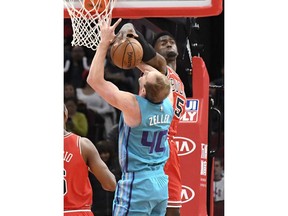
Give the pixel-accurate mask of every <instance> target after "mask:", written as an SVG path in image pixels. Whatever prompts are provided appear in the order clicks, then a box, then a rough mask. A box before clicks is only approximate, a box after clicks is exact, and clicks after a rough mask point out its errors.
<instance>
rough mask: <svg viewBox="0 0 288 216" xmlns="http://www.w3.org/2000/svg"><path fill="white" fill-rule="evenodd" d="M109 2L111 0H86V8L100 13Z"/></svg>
mask: <svg viewBox="0 0 288 216" xmlns="http://www.w3.org/2000/svg"><path fill="white" fill-rule="evenodd" d="M108 3H109V1H105V0H84V8H85V9H86V10H88V11H94V10H97V12H98V13H101V12H102V11H103V10H105V8H106V6H107V5H108Z"/></svg>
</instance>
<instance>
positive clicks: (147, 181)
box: [113, 167, 168, 216]
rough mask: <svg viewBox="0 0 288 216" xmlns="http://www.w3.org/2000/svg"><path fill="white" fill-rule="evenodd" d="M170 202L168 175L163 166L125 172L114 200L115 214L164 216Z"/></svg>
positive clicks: (121, 215)
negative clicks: (149, 169)
mask: <svg viewBox="0 0 288 216" xmlns="http://www.w3.org/2000/svg"><path fill="white" fill-rule="evenodd" d="M167 202H168V176H167V175H166V174H165V173H164V170H163V167H161V168H159V169H157V170H153V171H141V172H128V173H123V174H122V178H121V179H120V180H119V181H118V183H117V188H116V191H115V197H114V200H113V216H124V215H125V216H127V215H128V216H129V215H131V216H140V215H141V216H146V215H149V216H164V215H165V213H166V207H167Z"/></svg>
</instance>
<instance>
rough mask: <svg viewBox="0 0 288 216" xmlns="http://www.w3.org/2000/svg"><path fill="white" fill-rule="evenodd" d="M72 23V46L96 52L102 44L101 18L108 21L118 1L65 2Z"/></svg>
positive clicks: (65, 0) (81, 0) (78, 0)
mask: <svg viewBox="0 0 288 216" xmlns="http://www.w3.org/2000/svg"><path fill="white" fill-rule="evenodd" d="M63 1H64V6H65V7H66V9H67V11H68V13H69V16H70V18H71V21H72V28H73V40H72V42H71V44H72V46H86V47H87V48H90V49H92V50H94V51H95V50H96V49H97V47H98V44H99V42H100V29H99V25H98V19H99V17H102V18H103V19H107V17H108V16H109V15H110V14H111V13H112V10H113V8H114V6H115V3H116V1H117V0H63Z"/></svg>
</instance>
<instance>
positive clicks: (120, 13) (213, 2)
mask: <svg viewBox="0 0 288 216" xmlns="http://www.w3.org/2000/svg"><path fill="white" fill-rule="evenodd" d="M75 2H77V1H75ZM221 12H222V0H117V2H116V4H115V8H114V9H113V11H112V15H113V18H119V17H121V18H132V19H133V18H134V19H137V18H145V17H146V18H147V17H209V16H216V15H219V14H220V13H221ZM64 17H65V18H69V14H68V11H67V9H66V8H64Z"/></svg>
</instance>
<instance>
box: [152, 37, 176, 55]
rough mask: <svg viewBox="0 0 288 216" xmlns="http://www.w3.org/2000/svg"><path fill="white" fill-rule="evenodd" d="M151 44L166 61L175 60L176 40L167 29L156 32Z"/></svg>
mask: <svg viewBox="0 0 288 216" xmlns="http://www.w3.org/2000/svg"><path fill="white" fill-rule="evenodd" d="M152 46H153V47H154V49H155V50H156V52H158V53H159V54H161V55H162V56H163V57H164V58H165V59H166V60H167V61H173V60H176V58H177V56H178V49H177V44H176V40H175V38H174V37H173V35H172V34H170V33H169V32H167V31H164V32H160V33H158V34H157V35H156V36H155V37H154V40H153V42H152Z"/></svg>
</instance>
